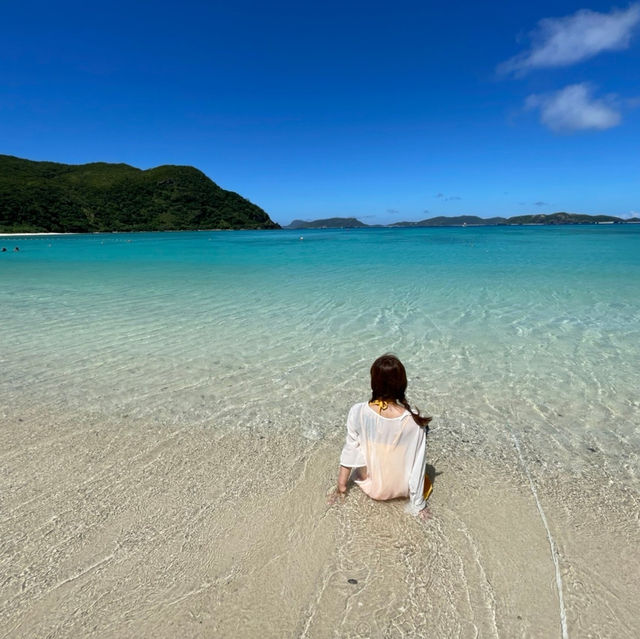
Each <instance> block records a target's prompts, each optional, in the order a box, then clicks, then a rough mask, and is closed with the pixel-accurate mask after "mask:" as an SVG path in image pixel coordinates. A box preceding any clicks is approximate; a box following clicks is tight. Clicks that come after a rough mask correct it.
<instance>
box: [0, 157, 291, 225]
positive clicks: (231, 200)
mask: <svg viewBox="0 0 640 639" xmlns="http://www.w3.org/2000/svg"><path fill="white" fill-rule="evenodd" d="M277 228H280V225H279V224H276V223H275V222H273V221H272V220H271V219H270V218H269V216H268V215H267V213H265V211H263V210H262V209H261V208H260V207H259V206H256V205H255V204H253V203H251V202H249V200H246V199H245V198H243V197H242V196H240V195H238V194H237V193H234V192H232V191H226V190H224V189H222V188H221V187H219V186H218V185H217V184H216V183H215V182H213V181H212V180H210V179H209V178H208V177H207V176H206V175H205V174H204V173H202V171H199V170H198V169H195V168H193V167H190V166H170V165H167V166H158V167H156V168H153V169H148V170H142V169H137V168H135V167H132V166H129V165H127V164H107V163H105V162H96V163H92V164H80V165H70V164H59V163H57V162H33V161H31V160H23V159H20V158H17V157H13V156H9V155H0V232H3V233H29V232H56V233H87V232H107V231H173V230H180V231H182V230H185V231H186V230H200V229H277Z"/></svg>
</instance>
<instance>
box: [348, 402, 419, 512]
mask: <svg viewBox="0 0 640 639" xmlns="http://www.w3.org/2000/svg"><path fill="white" fill-rule="evenodd" d="M425 463H426V436H425V431H424V428H421V427H420V426H418V424H416V422H415V421H414V420H413V417H412V416H411V413H410V412H409V411H407V410H405V411H404V413H403V414H402V415H400V416H399V417H393V418H389V417H383V416H382V415H379V414H378V412H377V411H376V410H375V409H374V408H372V407H371V406H370V405H369V404H368V402H362V403H360V404H355V405H354V406H352V407H351V410H350V411H349V416H348V417H347V440H346V442H345V445H344V448H343V449H342V455H340V465H341V466H347V467H348V468H359V467H361V466H366V467H367V478H366V479H364V480H356V483H357V484H358V486H360V488H361V489H362V490H363V491H364V492H365V493H366V494H367V495H369V497H371V498H372V499H394V498H396V497H409V508H408V509H409V510H410V512H411V513H412V514H414V515H417V514H418V513H419V512H420V511H421V510H422V509H423V508H425V506H426V505H427V503H426V501H425V499H424V497H423V490H424V474H425Z"/></svg>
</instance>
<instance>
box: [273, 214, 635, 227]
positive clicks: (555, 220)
mask: <svg viewBox="0 0 640 639" xmlns="http://www.w3.org/2000/svg"><path fill="white" fill-rule="evenodd" d="M639 222H640V218H637V217H634V218H632V219H629V220H625V219H623V218H621V217H614V216H612V215H584V214H582V213H564V212H558V213H551V214H549V215H547V214H543V213H537V214H535V215H517V216H515V217H489V218H484V217H477V216H476V215H458V216H456V217H445V216H442V215H441V216H439V217H432V218H428V219H426V220H421V221H419V222H394V223H393V224H388V225H386V226H387V227H392V228H393V227H401V228H406V227H423V226H522V225H558V224H628V223H632V224H633V223H639ZM374 226H380V225H379V224H376V225H374ZM359 227H369V228H372V226H371V225H369V224H364V223H363V222H361V221H360V220H358V219H356V218H354V217H332V218H327V219H324V220H314V221H311V222H305V221H303V220H294V221H293V222H291V224H289V225H288V226H285V227H283V228H285V229H317V228H324V229H331V228H359Z"/></svg>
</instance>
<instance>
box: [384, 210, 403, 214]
mask: <svg viewBox="0 0 640 639" xmlns="http://www.w3.org/2000/svg"><path fill="white" fill-rule="evenodd" d="M387 213H388V214H389V215H397V214H398V213H400V211H398V209H387Z"/></svg>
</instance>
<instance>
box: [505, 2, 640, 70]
mask: <svg viewBox="0 0 640 639" xmlns="http://www.w3.org/2000/svg"><path fill="white" fill-rule="evenodd" d="M639 22H640V4H639V3H635V4H632V5H630V6H629V8H628V9H625V10H622V9H614V10H613V11H611V12H610V13H598V12H596V11H591V10H590V9H580V10H579V11H577V12H576V13H574V14H573V15H570V16H566V17H564V18H545V19H544V20H540V22H538V26H537V28H536V29H535V30H534V31H532V33H531V40H532V46H531V48H530V49H529V50H528V51H523V52H522V53H519V54H518V55H516V56H514V57H513V58H510V59H509V60H507V61H506V62H503V63H502V64H501V65H499V66H498V71H499V72H500V73H512V72H513V73H525V72H526V71H529V70H531V69H539V68H544V67H562V66H568V65H570V64H575V63H576V62H581V61H582V60H587V59H588V58H592V57H593V56H595V55H598V54H599V53H601V52H603V51H614V50H619V49H625V48H627V47H628V46H629V42H630V40H631V35H632V33H633V30H634V28H635V27H636V25H637V24H638V23H639Z"/></svg>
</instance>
